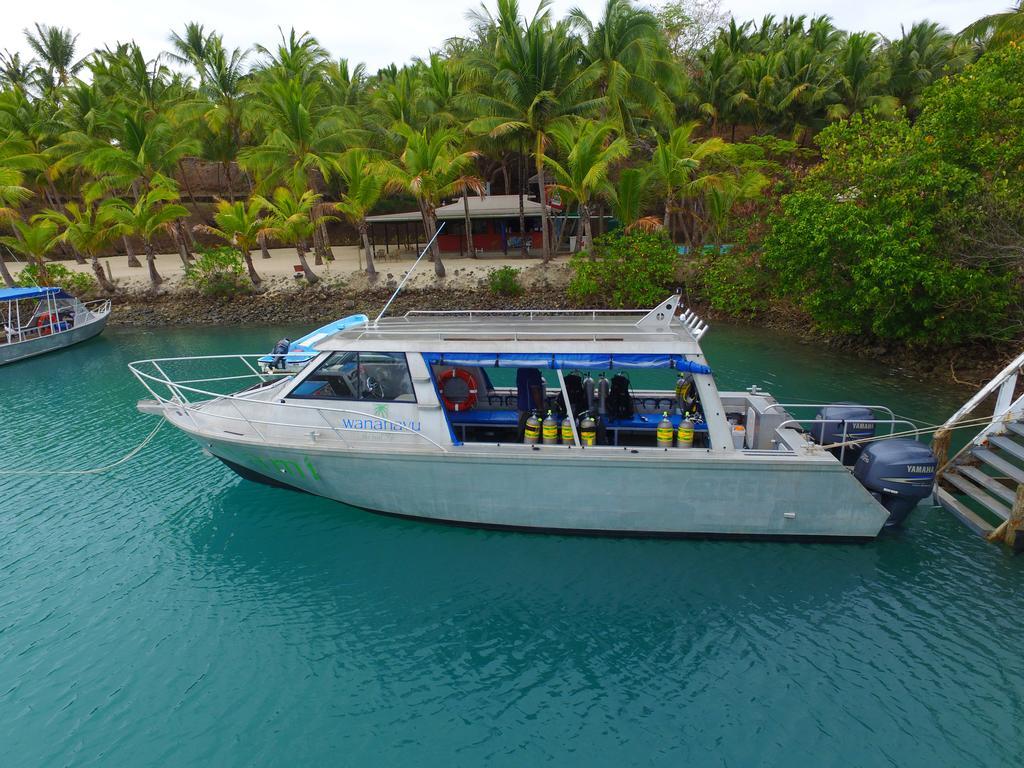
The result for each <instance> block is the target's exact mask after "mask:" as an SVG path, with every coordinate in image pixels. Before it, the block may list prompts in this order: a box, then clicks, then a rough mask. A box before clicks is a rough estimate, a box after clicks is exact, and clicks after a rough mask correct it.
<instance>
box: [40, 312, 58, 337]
mask: <svg viewBox="0 0 1024 768" xmlns="http://www.w3.org/2000/svg"><path fill="white" fill-rule="evenodd" d="M56 324H57V317H55V316H54V315H51V314H49V313H47V314H45V315H40V316H39V319H38V320H36V328H38V329H39V335H40V336H48V335H49V334H50V333H52V332H53V326H54V325H56Z"/></svg>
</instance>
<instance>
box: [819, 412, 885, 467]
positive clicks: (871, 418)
mask: <svg viewBox="0 0 1024 768" xmlns="http://www.w3.org/2000/svg"><path fill="white" fill-rule="evenodd" d="M814 419H815V422H814V423H813V424H812V425H811V439H812V440H813V441H814V442H816V443H817V444H818V445H830V444H832V443H842V442H846V441H849V440H861V439H863V438H865V437H874V436H875V414H874V413H873V412H872V411H871V409H870V408H865V407H864V406H863V405H857V404H856V403H836V404H835V405H826V406H825V407H824V408H822V409H821V410H820V411H818V413H817V415H816V416H815V417H814ZM862 449H863V446H861V445H848V446H846V450H845V451H844V450H843V449H842V448H832V449H830V451H829V453H831V454H832V455H833V456H835V457H836V458H837V459H838V458H840V457H842V459H843V464H845V465H846V466H848V467H852V466H853V465H854V463H855V462H856V461H857V459H858V458H859V457H860V454H861V450H862Z"/></svg>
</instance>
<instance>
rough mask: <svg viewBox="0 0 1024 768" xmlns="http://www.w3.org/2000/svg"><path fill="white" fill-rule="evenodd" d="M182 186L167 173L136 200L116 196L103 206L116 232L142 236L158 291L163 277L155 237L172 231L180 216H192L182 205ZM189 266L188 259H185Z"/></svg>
mask: <svg viewBox="0 0 1024 768" xmlns="http://www.w3.org/2000/svg"><path fill="white" fill-rule="evenodd" d="M178 200H179V196H178V190H177V187H176V185H175V184H174V182H173V181H171V180H170V179H168V178H165V177H163V176H157V177H155V178H153V180H152V182H151V185H150V188H149V189H148V190H147V191H145V192H144V193H142V194H140V195H139V196H138V199H137V200H135V202H134V203H131V202H128V201H125V200H121V199H120V198H113V199H110V200H106V201H105V202H104V203H103V205H102V209H103V211H104V214H103V215H104V216H107V217H109V220H110V221H111V222H112V224H113V231H114V233H115V234H116V235H119V236H120V235H123V236H126V237H132V236H137V237H139V238H140V239H141V240H142V247H143V249H144V250H145V252H146V265H147V266H148V267H149V282H150V285H151V287H152V290H153V291H156V290H157V289H158V288H159V287H160V284H161V283H162V282H163V278H162V277H160V274H159V273H158V272H157V271H156V251H155V250H154V248H153V238H154V237H155V236H156V235H157V234H158V233H160V232H161V231H170V230H171V229H173V227H174V225H175V223H176V222H177V221H178V220H179V219H183V218H185V217H186V216H188V209H187V208H185V206H183V205H180V204H179V203H178V202H177V201H178ZM185 265H186V266H187V265H188V263H187V262H185Z"/></svg>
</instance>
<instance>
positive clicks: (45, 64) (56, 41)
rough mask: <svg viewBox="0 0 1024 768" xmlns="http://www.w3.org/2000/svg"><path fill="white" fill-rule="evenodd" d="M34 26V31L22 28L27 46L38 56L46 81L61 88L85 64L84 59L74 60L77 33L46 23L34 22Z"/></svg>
mask: <svg viewBox="0 0 1024 768" xmlns="http://www.w3.org/2000/svg"><path fill="white" fill-rule="evenodd" d="M35 27H36V29H35V33H33V32H32V30H29V29H26V30H24V32H25V40H26V42H27V43H28V47H29V48H31V49H32V52H33V53H35V55H36V56H38V57H39V59H40V61H41V68H42V70H43V71H44V72H45V73H46V76H47V80H48V82H50V83H52V84H53V85H54V86H56V87H59V88H63V87H64V86H66V85H67V84H68V81H69V79H70V78H71V76H72V75H74V74H75V73H76V72H78V70H80V69H81V68H82V66H83V65H84V64H85V62H84V61H81V60H78V61H76V60H75V44H76V43H77V41H78V35H72V34H71V30H70V29H64V28H62V27H51V26H47V25H46V24H36V25H35Z"/></svg>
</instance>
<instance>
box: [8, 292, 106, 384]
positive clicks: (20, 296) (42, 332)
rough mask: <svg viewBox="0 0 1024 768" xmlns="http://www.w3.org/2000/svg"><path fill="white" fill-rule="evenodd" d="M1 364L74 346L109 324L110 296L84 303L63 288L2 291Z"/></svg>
mask: <svg viewBox="0 0 1024 768" xmlns="http://www.w3.org/2000/svg"><path fill="white" fill-rule="evenodd" d="M0 315H2V320H3V338H2V339H0V365H3V364H5V363H13V362H14V361H16V360H23V359H24V358H26V357H34V356H35V355H42V354H44V353H46V352H53V351H54V350H57V349H63V348H64V347H70V346H71V345H72V344H77V343H78V342H80V341H85V340H86V339H91V338H92V337H93V336H96V335H97V334H98V333H100V331H102V330H103V328H104V327H105V326H106V324H107V318H108V317H109V316H110V299H99V300H97V301H90V302H86V303H83V302H81V301H79V300H78V299H76V298H75V297H74V296H72V295H71V294H69V293H67V292H65V291H64V290H63V289H62V288H55V287H42V288H39V287H36V288H5V289H3V290H0Z"/></svg>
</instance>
